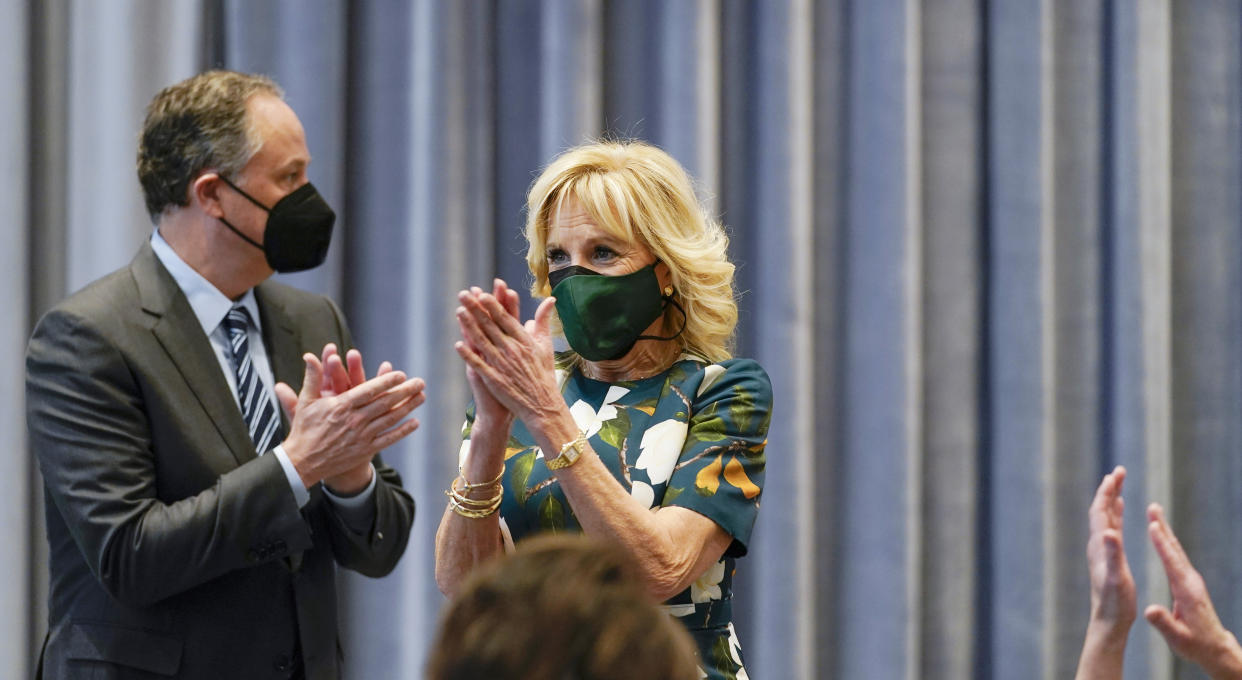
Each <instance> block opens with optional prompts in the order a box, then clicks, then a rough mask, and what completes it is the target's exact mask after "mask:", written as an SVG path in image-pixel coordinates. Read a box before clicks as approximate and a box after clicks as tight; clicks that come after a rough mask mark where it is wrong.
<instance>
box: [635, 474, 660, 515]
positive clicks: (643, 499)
mask: <svg viewBox="0 0 1242 680" xmlns="http://www.w3.org/2000/svg"><path fill="white" fill-rule="evenodd" d="M630 495H631V496H633V497H634V498H637V499H638V502H639V503H642V504H643V507H644V508H647V509H651V506H653V505H655V490H654V489H652V488H651V485H650V484H648V483H646V482H643V481H639V480H637V479H635V480H634V482H633V483H632V484H631V485H630Z"/></svg>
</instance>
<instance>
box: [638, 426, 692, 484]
mask: <svg viewBox="0 0 1242 680" xmlns="http://www.w3.org/2000/svg"><path fill="white" fill-rule="evenodd" d="M688 429H689V426H688V425H687V424H686V423H684V422H682V421H680V420H676V419H669V420H666V421H664V422H662V423H656V424H655V425H653V426H651V427H649V428H647V431H646V432H644V433H643V439H642V441H641V442H640V443H639V444H638V448H639V449H640V452H639V454H638V460H636V461H634V467H635V468H636V469H639V470H646V471H647V478H648V479H650V480H651V483H652V484H663V483H664V482H667V481H668V478H669V477H671V476H673V466H674V465H676V464H677V459H678V458H679V457H680V456H681V447H682V446H684V445H685V444H686V432H687V431H688Z"/></svg>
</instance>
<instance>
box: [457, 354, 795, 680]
mask: <svg viewBox="0 0 1242 680" xmlns="http://www.w3.org/2000/svg"><path fill="white" fill-rule="evenodd" d="M572 356H573V355H572V354H569V353H563V354H560V355H558V356H557V378H558V381H559V383H560V385H561V391H562V393H563V394H564V396H565V401H566V403H567V404H569V410H570V413H572V414H573V417H574V421H575V422H576V423H577V425H578V427H579V428H580V429H582V430H583V431H584V432H585V433H586V436H587V438H588V439H589V440H590V444H591V448H592V449H594V450H595V452H596V453H597V454H598V455H599V458H600V460H602V461H603V463H604V465H606V466H607V467H608V469H609V470H610V471H611V472H612V474H613V475H614V476H615V477H616V478H617V479H618V480H619V481H620V482H621V484H622V485H623V486H624V487H625V488H626V489H628V490H629V492H630V494H631V495H633V496H634V497H635V498H637V499H638V500H640V501H641V502H642V503H643V504H644V505H646V506H648V507H651V508H657V507H666V506H673V505H675V506H679V507H683V508H688V509H690V510H693V511H695V512H697V513H699V514H701V515H704V516H705V517H708V518H710V519H712V520H713V521H715V522H716V523H717V524H719V525H720V526H721V527H722V528H723V529H724V530H725V531H727V532H728V533H729V535H730V536H732V537H733V543H732V544H731V545H730V546H729V548H728V549H727V550H726V551H725V554H724V557H723V559H721V560H720V561H719V562H717V563H716V564H714V565H712V566H711V567H710V568H709V569H707V571H705V572H704V573H703V574H702V575H701V576H699V578H698V579H697V580H696V581H695V582H694V583H693V584H691V585H690V587H689V588H687V589H686V590H685V591H683V592H681V593H679V594H678V595H676V596H674V597H672V598H671V599H669V600H668V601H667V602H665V603H664V609H665V610H666V611H667V612H668V613H669V614H670V615H671V616H674V617H676V618H677V619H678V620H679V621H681V622H682V623H683V624H684V625H685V626H686V628H687V629H688V630H689V631H690V634H691V636H692V637H693V638H694V641H695V643H696V645H697V646H698V652H699V667H700V670H701V671H702V672H701V676H702V677H704V678H712V679H713V680H715V679H718V678H727V679H729V680H746V678H747V675H746V670H745V667H744V665H743V663H742V652H741V648H740V645H739V643H738V639H737V634H736V633H735V632H734V630H733V616H732V600H733V572H734V561H735V560H736V559H737V558H739V557H742V556H743V555H745V554H746V546H747V543H748V542H749V540H750V532H751V528H752V527H753V526H754V523H755V516H756V514H757V513H758V510H759V496H760V491H761V489H762V487H763V470H764V446H765V445H766V444H767V439H766V437H767V431H768V424H769V422H770V421H771V414H772V408H771V407H772V386H771V383H770V381H769V380H768V376H767V374H766V373H765V372H764V371H763V369H762V368H761V367H760V366H759V364H757V363H755V362H754V361H752V360H750V359H730V360H727V361H723V362H720V363H718V364H713V363H710V362H707V361H705V360H703V359H699V358H697V357H692V356H689V355H683V356H682V357H681V358H680V359H679V360H678V361H677V362H676V363H675V364H673V366H672V367H670V368H669V369H668V370H667V371H665V372H664V373H661V374H659V375H655V376H652V377H650V378H644V379H642V380H634V381H627V382H618V383H605V382H599V381H596V380H591V379H589V378H587V377H585V376H583V375H582V372H581V371H579V370H577V369H576V368H572V366H571V363H570V361H571V359H572ZM473 422H474V409H473V407H471V408H470V409H468V410H467V413H466V424H465V426H464V427H463V430H462V437H463V442H462V448H461V458H462V462H464V461H465V457H466V455H468V453H469V449H470V428H471V426H472V424H473ZM554 455H555V454H554ZM503 479H504V498H503V501H502V502H501V506H500V515H501V531H502V532H503V533H504V534H505V542H506V545H512V542H513V541H515V540H521V539H522V538H524V537H526V536H529V535H531V534H533V533H536V532H540V531H581V530H582V528H581V526H580V525H579V524H578V521H577V518H576V517H575V516H574V513H573V509H572V508H571V507H570V506H569V503H568V501H567V500H566V498H565V494H564V492H563V491H562V489H561V488H560V485H559V484H558V483H557V480H556V477H555V476H554V475H552V474H551V473H550V472H549V471H548V468H547V466H546V465H545V464H544V454H543V452H542V451H541V450H539V448H538V447H537V446H535V444H534V437H532V436H531V435H530V433H529V432H528V431H527V430H526V428H525V427H524V426H523V425H522V423H521V422H517V423H514V425H513V430H512V432H511V434H510V437H509V440H508V442H507V444H506V449H505V471H504V477H503Z"/></svg>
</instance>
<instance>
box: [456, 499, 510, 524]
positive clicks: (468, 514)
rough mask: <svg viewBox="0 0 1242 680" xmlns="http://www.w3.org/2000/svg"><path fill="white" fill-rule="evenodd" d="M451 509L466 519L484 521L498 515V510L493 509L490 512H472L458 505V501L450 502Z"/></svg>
mask: <svg viewBox="0 0 1242 680" xmlns="http://www.w3.org/2000/svg"><path fill="white" fill-rule="evenodd" d="M497 507H499V506H497ZM449 508H451V509H452V510H453V512H455V513H457V514H458V515H461V516H462V517H465V518H466V519H483V518H484V517H490V516H492V515H494V514H495V513H496V508H492V509H490V510H471V509H469V508H463V507H461V506H460V505H458V504H457V501H456V500H450V501H449Z"/></svg>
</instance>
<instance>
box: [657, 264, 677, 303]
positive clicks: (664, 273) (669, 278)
mask: <svg viewBox="0 0 1242 680" xmlns="http://www.w3.org/2000/svg"><path fill="white" fill-rule="evenodd" d="M655 275H656V279H657V280H658V281H659V282H660V293H662V294H663V295H672V294H673V292H674V291H673V270H672V269H671V268H670V267H669V266H668V265H667V264H665V262H664V260H656V263H655Z"/></svg>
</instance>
